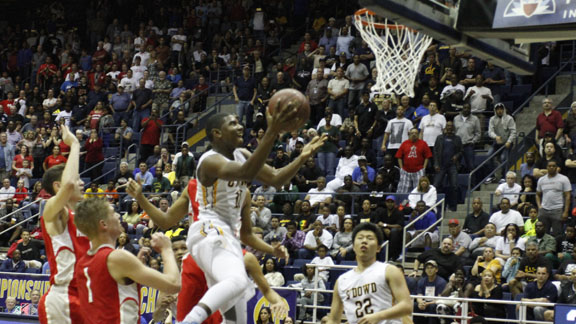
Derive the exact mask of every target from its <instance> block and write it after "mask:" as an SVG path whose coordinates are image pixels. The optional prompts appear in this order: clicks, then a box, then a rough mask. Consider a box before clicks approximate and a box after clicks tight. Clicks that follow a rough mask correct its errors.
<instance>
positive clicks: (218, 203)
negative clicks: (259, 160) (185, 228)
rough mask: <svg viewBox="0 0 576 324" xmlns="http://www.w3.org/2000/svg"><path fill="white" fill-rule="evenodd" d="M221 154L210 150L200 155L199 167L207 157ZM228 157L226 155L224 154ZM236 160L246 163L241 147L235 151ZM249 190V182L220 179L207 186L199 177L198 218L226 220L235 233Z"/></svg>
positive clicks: (215, 220)
mask: <svg viewBox="0 0 576 324" xmlns="http://www.w3.org/2000/svg"><path fill="white" fill-rule="evenodd" d="M214 154H220V153H218V152H216V151H214V150H210V151H208V152H206V153H204V154H203V155H202V157H200V160H199V161H198V167H197V170H198V168H200V166H201V165H202V162H203V161H204V159H206V158H207V157H209V156H211V155H214ZM222 157H223V158H225V159H226V160H229V159H227V158H226V157H224V156H222ZM234 161H235V162H238V163H244V162H245V161H246V157H245V156H244V154H242V152H241V151H240V149H236V150H235V151H234ZM247 192H248V186H247V182H245V181H225V180H221V179H218V180H216V181H215V182H214V184H213V185H211V186H205V185H203V184H202V183H201V182H200V179H198V189H197V191H196V201H197V202H198V220H199V221H214V222H215V223H220V222H224V223H225V224H227V225H228V226H230V229H231V230H232V231H233V233H234V234H235V235H237V234H238V233H237V231H238V229H239V228H240V218H241V211H242V205H243V204H244V199H245V197H246V194H247Z"/></svg>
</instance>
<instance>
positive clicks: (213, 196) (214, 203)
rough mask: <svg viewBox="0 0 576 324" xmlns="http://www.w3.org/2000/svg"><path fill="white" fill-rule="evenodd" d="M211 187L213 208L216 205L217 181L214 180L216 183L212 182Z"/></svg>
mask: <svg viewBox="0 0 576 324" xmlns="http://www.w3.org/2000/svg"><path fill="white" fill-rule="evenodd" d="M212 187H213V189H212V207H214V205H216V191H217V190H218V180H216V182H214V184H213V185H212Z"/></svg>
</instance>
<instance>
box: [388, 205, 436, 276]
mask: <svg viewBox="0 0 576 324" xmlns="http://www.w3.org/2000/svg"><path fill="white" fill-rule="evenodd" d="M445 203H446V200H445V199H440V200H438V201H437V202H436V203H435V204H434V205H432V206H429V208H428V209H427V210H426V211H424V212H423V213H421V214H420V215H419V216H418V217H416V218H414V219H413V220H412V221H411V222H409V223H408V224H406V225H404V227H403V228H402V247H403V249H406V248H408V247H409V246H410V245H412V244H414V242H416V241H417V240H418V239H419V238H420V237H422V236H424V235H426V233H428V231H430V230H431V229H433V228H435V227H436V226H438V225H440V224H441V223H442V221H443V220H444V213H441V214H440V217H438V218H437V219H436V222H434V224H432V225H430V226H428V227H427V228H426V229H424V230H422V232H421V233H419V234H418V235H416V236H414V237H413V238H412V240H410V242H406V231H407V230H408V228H410V227H411V226H413V225H414V224H416V222H418V221H419V220H421V219H422V218H424V217H425V216H426V215H427V214H428V213H429V212H431V211H434V210H436V207H438V206H441V207H442V210H444V206H445ZM436 215H438V214H436ZM438 237H439V238H442V226H438ZM401 258H402V267H403V268H404V266H405V265H406V253H402V254H401ZM386 261H388V250H386Z"/></svg>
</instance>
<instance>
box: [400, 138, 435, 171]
mask: <svg viewBox="0 0 576 324" xmlns="http://www.w3.org/2000/svg"><path fill="white" fill-rule="evenodd" d="M431 157H432V151H430V148H429V147H428V144H426V142H425V141H423V140H421V139H419V140H416V142H412V141H411V140H405V141H404V142H403V143H402V145H400V147H399V148H398V152H396V158H397V159H401V160H402V169H404V171H406V172H410V173H414V172H418V171H420V170H422V168H424V161H425V160H426V159H429V158H431Z"/></svg>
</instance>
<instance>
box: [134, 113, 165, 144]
mask: <svg viewBox="0 0 576 324" xmlns="http://www.w3.org/2000/svg"><path fill="white" fill-rule="evenodd" d="M148 120H149V121H150V122H149V123H148V124H147V125H146V127H143V128H144V129H143V131H142V138H141V140H140V144H143V145H158V144H159V143H160V132H161V131H162V125H163V124H164V123H163V122H162V121H161V120H160V119H156V121H157V122H158V125H156V123H155V122H154V121H153V120H152V119H151V118H150V117H148V118H144V119H142V123H141V124H142V125H144V123H145V122H147V121H148Z"/></svg>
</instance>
